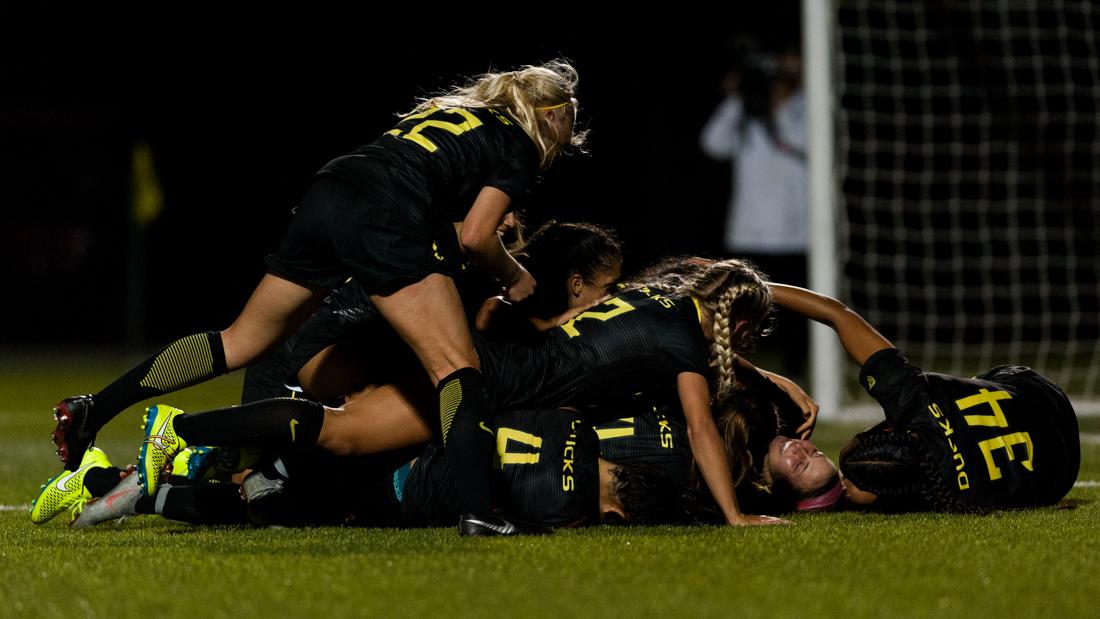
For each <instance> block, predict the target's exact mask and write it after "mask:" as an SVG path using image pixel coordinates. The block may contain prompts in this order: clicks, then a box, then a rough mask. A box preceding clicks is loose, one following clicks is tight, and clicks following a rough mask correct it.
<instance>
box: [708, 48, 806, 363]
mask: <svg viewBox="0 0 1100 619" xmlns="http://www.w3.org/2000/svg"><path fill="white" fill-rule="evenodd" d="M743 55H744V56H746V58H745V59H744V60H741V61H739V62H737V63H735V65H736V68H735V69H733V70H731V71H729V72H728V73H727V74H726V75H725V77H724V78H723V79H722V82H721V87H722V91H723V93H724V94H725V99H723V101H722V102H721V103H720V104H719V105H718V107H717V108H716V109H715V110H714V113H713V114H712V115H711V117H710V119H709V120H708V121H707V123H706V125H704V127H703V130H702V133H701V135H700V139H699V143H700V146H701V148H702V150H703V152H704V153H706V155H707V156H708V157H711V158H713V159H718V160H730V161H732V162H733V190H732V192H731V194H730V201H729V207H728V209H729V210H728V215H727V218H726V232H725V241H724V242H725V248H726V250H727V251H728V252H730V253H731V254H733V255H735V256H737V257H743V258H748V259H749V260H751V261H752V262H754V263H755V264H756V265H757V266H759V267H760V269H761V270H762V271H764V272H765V273H766V274H767V275H768V278H769V279H770V280H771V281H779V282H787V283H790V284H792V285H797V286H804V285H806V251H807V228H808V220H809V212H808V206H807V189H806V186H807V177H806V175H807V170H806V152H805V151H806V123H805V98H804V96H803V92H802V57H801V55H800V53H799V50H798V48H797V47H796V46H789V47H786V48H784V51H783V52H782V53H780V54H778V55H776V56H765V55H759V54H743ZM777 318H778V323H777V329H776V333H775V337H773V338H772V341H771V342H770V344H771V346H773V347H774V350H776V351H783V352H782V353H777V354H782V356H783V366H784V367H783V370H782V371H781V372H782V373H785V374H787V375H789V376H791V377H792V378H794V379H795V380H799V379H800V378H804V377H805V366H806V355H805V351H806V347H807V342H808V338H807V335H806V332H807V327H806V326H805V322H804V321H802V320H801V319H799V318H793V317H789V316H783V315H782V313H781V314H780V315H779V316H778V317H777ZM785 323H791V324H785ZM762 352H766V349H765V350H764V351H762Z"/></svg>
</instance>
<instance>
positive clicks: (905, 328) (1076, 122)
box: [832, 0, 1100, 410]
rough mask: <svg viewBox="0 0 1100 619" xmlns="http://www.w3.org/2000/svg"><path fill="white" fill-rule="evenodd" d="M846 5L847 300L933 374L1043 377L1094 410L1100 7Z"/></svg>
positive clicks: (1078, 2) (842, 146)
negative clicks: (1011, 369)
mask: <svg viewBox="0 0 1100 619" xmlns="http://www.w3.org/2000/svg"><path fill="white" fill-rule="evenodd" d="M834 6H835V8H836V11H835V13H834V16H835V19H836V22H835V26H834V30H833V37H832V40H833V43H832V44H833V48H834V56H833V57H834V65H833V69H834V84H833V88H834V93H835V94H834V106H835V108H834V114H833V118H834V120H835V123H836V124H835V135H836V150H835V165H836V170H837V174H838V177H837V188H838V191H837V205H836V209H837V220H838V232H837V233H838V238H837V244H838V245H837V247H838V258H839V266H840V271H839V273H838V280H839V286H840V289H839V290H840V294H841V297H842V298H843V299H845V300H846V301H847V302H848V303H849V304H850V305H851V306H852V307H853V308H854V309H856V310H857V311H859V312H860V313H862V314H863V315H864V316H866V317H867V319H868V320H869V321H870V322H871V323H872V324H873V325H875V326H876V327H878V328H879V330H880V331H881V332H882V333H883V335H885V336H886V337H887V338H889V339H891V340H892V341H893V342H894V343H895V344H896V345H897V346H898V347H899V348H901V349H902V350H904V351H905V352H906V353H907V354H908V356H909V357H910V359H911V360H912V361H913V362H914V363H916V364H917V365H919V366H921V367H923V368H924V369H927V370H935V371H940V372H948V373H953V374H959V375H968V376H969V375H973V374H976V373H979V372H981V371H984V370H985V369H988V368H989V367H991V366H994V365H999V364H1004V363H1012V364H1020V365H1029V366H1032V367H1034V368H1035V369H1037V370H1038V371H1040V372H1042V373H1043V374H1045V375H1047V376H1048V377H1050V378H1051V379H1052V380H1054V381H1055V382H1057V383H1058V384H1059V385H1062V386H1063V388H1064V389H1066V391H1067V392H1069V393H1070V396H1071V398H1072V399H1073V400H1074V402H1075V404H1076V405H1077V407H1078V408H1079V410H1087V409H1089V408H1093V409H1095V407H1096V404H1097V403H1100V397H1098V396H1100V394H1098V389H1100V345H1098V342H1100V261H1098V249H1097V242H1098V241H1100V227H1098V213H1100V169H1098V167H1100V41H1098V35H1100V5H1097V6H1094V4H1093V2H1091V1H1090V0H972V1H951V0H945V1H943V2H908V1H902V0H897V1H893V0H837V1H836V2H835V3H834ZM848 378H849V380H845V381H843V383H844V385H845V386H846V388H847V389H848V393H847V394H846V398H845V400H847V401H848V402H849V403H851V402H852V401H853V398H854V397H855V390H854V388H853V387H857V386H856V385H855V381H853V380H850V379H851V376H849V377H848Z"/></svg>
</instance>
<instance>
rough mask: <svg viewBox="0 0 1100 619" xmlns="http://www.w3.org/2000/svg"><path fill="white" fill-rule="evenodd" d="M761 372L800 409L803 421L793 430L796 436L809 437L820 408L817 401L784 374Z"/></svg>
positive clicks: (815, 423)
mask: <svg viewBox="0 0 1100 619" xmlns="http://www.w3.org/2000/svg"><path fill="white" fill-rule="evenodd" d="M760 373H761V374H763V375H764V377H765V378H767V379H768V380H770V381H772V383H774V384H775V386H776V387H779V389H780V390H781V391H783V393H785V394H787V397H789V398H790V399H791V401H792V402H794V404H795V406H797V407H798V410H800V411H802V418H803V419H805V421H804V422H803V423H802V425H800V426H798V428H797V429H796V430H795V432H797V433H798V437H799V438H801V439H803V440H805V439H808V438H810V436H811V435H812V434H813V433H814V426H815V425H817V413H818V411H819V410H820V409H821V407H820V406H818V404H817V402H814V399H813V398H811V397H810V395H809V394H808V393H806V392H805V391H804V390H803V389H802V387H799V386H798V383H796V382H794V381H793V380H791V379H789V378H787V377H786V376H780V375H779V374H776V373H775V372H768V371H767V370H761V371H760Z"/></svg>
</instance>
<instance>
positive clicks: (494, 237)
mask: <svg viewBox="0 0 1100 619" xmlns="http://www.w3.org/2000/svg"><path fill="white" fill-rule="evenodd" d="M511 203H512V199H511V198H510V197H509V196H508V194H506V193H504V192H503V191H501V190H499V189H497V188H496V187H483V188H482V189H481V192H480V193H478V194H477V198H476V199H475V200H474V205H473V206H472V207H470V212H469V213H467V214H466V218H465V219H464V220H463V221H462V227H461V229H460V231H459V235H458V237H459V242H460V243H461V244H462V248H463V249H464V250H466V253H467V254H468V255H469V256H470V259H471V260H473V261H474V264H477V265H478V266H480V267H481V268H483V269H485V270H486V271H488V272H489V273H490V274H491V275H493V276H494V277H496V278H497V280H499V281H500V283H501V284H503V285H504V287H505V288H507V289H508V293H507V295H506V297H507V299H508V300H509V301H520V300H522V299H524V298H526V297H527V296H528V295H530V294H531V293H532V292H534V290H535V278H534V277H531V274H530V273H528V272H527V269H525V268H523V266H522V265H521V264H520V263H518V262H516V259H515V258H513V257H512V255H511V254H509V253H508V250H507V249H505V247H504V242H503V241H501V239H500V235H499V234H497V228H498V227H499V226H500V223H501V221H502V220H503V219H504V215H505V213H506V212H507V210H508V206H509V205H510V204H511Z"/></svg>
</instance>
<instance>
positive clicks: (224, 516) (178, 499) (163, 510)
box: [135, 484, 246, 524]
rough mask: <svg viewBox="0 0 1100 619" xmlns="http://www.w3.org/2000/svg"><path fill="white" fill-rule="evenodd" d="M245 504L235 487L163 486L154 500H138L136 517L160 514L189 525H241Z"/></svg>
mask: <svg viewBox="0 0 1100 619" xmlns="http://www.w3.org/2000/svg"><path fill="white" fill-rule="evenodd" d="M245 507H246V506H245V502H244V501H243V500H241V494H240V486H237V485H236V484H198V485H193V486H191V485H189V486H169V485H163V486H161V487H160V488H158V489H157V493H156V495H155V496H154V497H141V498H140V499H138V504H137V505H136V506H135V510H136V511H137V512H138V513H139V514H160V515H161V516H164V517H165V518H168V519H169V520H178V521H180V522H189V523H191V524H242V523H244V522H245Z"/></svg>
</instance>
